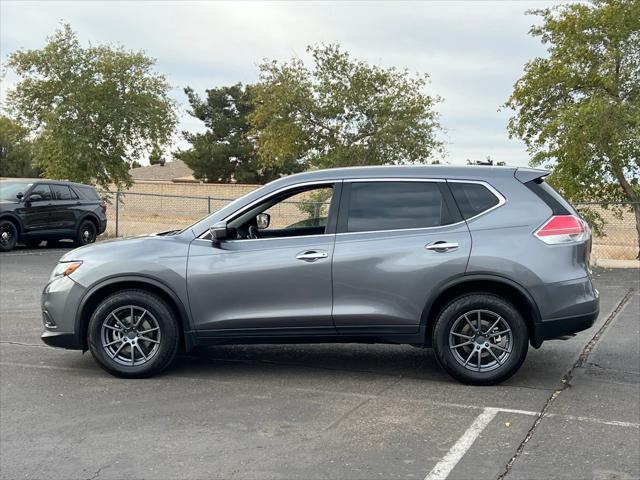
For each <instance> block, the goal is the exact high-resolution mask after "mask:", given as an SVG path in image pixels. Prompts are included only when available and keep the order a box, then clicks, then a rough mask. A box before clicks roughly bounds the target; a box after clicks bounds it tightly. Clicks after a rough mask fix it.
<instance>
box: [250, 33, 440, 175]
mask: <svg viewBox="0 0 640 480" xmlns="http://www.w3.org/2000/svg"><path fill="white" fill-rule="evenodd" d="M307 52H309V53H310V54H311V56H312V58H313V66H312V67H311V68H308V67H307V66H305V64H304V63H303V62H302V61H301V60H298V59H293V60H291V61H290V62H288V63H279V62H277V61H272V62H265V63H263V64H262V65H261V66H260V72H261V73H260V82H259V83H258V84H257V85H256V86H255V87H254V95H255V106H256V107H255V111H254V112H253V113H251V114H250V115H249V119H250V122H251V124H252V127H253V130H252V132H253V135H255V137H256V139H257V142H258V153H259V159H260V161H261V163H262V164H263V165H268V166H273V165H283V164H286V163H288V162H292V161H295V162H299V163H300V164H301V165H302V166H303V167H304V168H316V167H317V168H326V167H342V166H354V165H383V164H403V163H422V162H426V161H427V160H428V159H429V157H432V156H433V155H435V154H440V153H441V152H442V143H441V142H440V141H439V140H438V139H437V138H436V134H437V133H438V131H439V130H440V125H439V123H438V114H437V113H436V112H435V111H434V106H435V104H436V103H437V102H439V101H440V99H439V98H438V97H432V96H429V95H427V94H425V93H424V88H425V86H426V84H427V79H428V77H427V76H426V75H425V76H419V77H415V76H411V75H409V73H408V72H407V71H399V70H397V69H395V68H382V67H379V66H374V65H369V64H367V63H365V62H362V61H357V60H353V59H352V58H351V57H350V56H349V55H348V54H347V53H346V52H343V51H342V50H341V49H340V47H339V46H337V45H329V46H326V45H323V46H318V47H308V48H307Z"/></svg>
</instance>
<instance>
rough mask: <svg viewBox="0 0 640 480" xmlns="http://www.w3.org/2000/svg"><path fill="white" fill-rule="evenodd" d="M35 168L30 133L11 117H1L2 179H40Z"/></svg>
mask: <svg viewBox="0 0 640 480" xmlns="http://www.w3.org/2000/svg"><path fill="white" fill-rule="evenodd" d="M39 173H40V172H39V171H38V169H37V168H35V167H34V166H33V145H32V144H31V141H30V140H29V131H28V130H27V129H26V128H24V127H23V126H21V125H20V124H19V123H17V122H15V121H14V120H12V119H10V118H9V117H5V116H4V115H3V116H0V177H24V178H29V177H38V176H39Z"/></svg>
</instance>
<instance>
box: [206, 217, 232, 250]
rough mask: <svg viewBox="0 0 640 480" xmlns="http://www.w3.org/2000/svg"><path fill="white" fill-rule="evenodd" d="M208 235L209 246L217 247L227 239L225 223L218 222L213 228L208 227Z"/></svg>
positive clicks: (227, 230)
mask: <svg viewBox="0 0 640 480" xmlns="http://www.w3.org/2000/svg"><path fill="white" fill-rule="evenodd" d="M209 233H210V234H211V245H213V246H214V247H219V246H220V243H222V242H223V241H225V240H226V239H227V238H229V229H228V228H227V222H218V223H216V224H214V225H213V227H209Z"/></svg>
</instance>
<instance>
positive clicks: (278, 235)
mask: <svg viewBox="0 0 640 480" xmlns="http://www.w3.org/2000/svg"><path fill="white" fill-rule="evenodd" d="M547 173H548V172H546V171H542V170H533V169H528V168H491V167H439V166H438V167H364V168H346V169H335V170H324V171H314V172H308V173H303V174H300V175H293V176H289V177H286V178H282V179H279V180H277V181H274V182H272V183H270V184H268V185H265V186H264V187H262V188H260V189H258V190H255V191H253V192H251V193H249V194H248V195H245V196H244V197H242V198H240V199H238V200H236V201H234V202H232V203H230V204H229V205H227V206H225V207H224V208H222V209H221V210H219V211H217V212H216V213H214V214H212V215H210V216H208V217H206V218H204V219H203V220H201V221H199V222H197V223H195V224H194V225H192V226H190V227H188V228H185V229H184V230H179V231H171V232H164V233H160V234H156V235H150V236H146V237H135V238H128V239H124V240H117V241H109V242H100V243H97V244H94V245H89V246H86V247H82V248H79V249H76V250H73V251H71V252H69V253H67V254H66V255H65V256H64V257H63V258H62V259H61V260H60V263H59V264H58V265H57V267H56V268H55V270H54V271H53V273H52V275H51V279H50V281H49V283H48V284H47V286H46V287H45V289H44V292H43V295H42V313H43V319H44V328H45V331H44V333H43V334H42V340H43V341H44V342H45V343H47V344H48V345H52V346H57V347H64V348H71V349H82V350H86V349H89V350H91V353H92V354H93V356H94V358H95V359H96V360H97V362H98V363H99V364H100V365H101V366H102V367H103V368H104V369H105V370H107V371H108V372H110V373H112V374H115V375H119V376H122V377H143V376H149V375H153V374H155V373H158V372H160V371H161V370H163V369H165V368H166V367H167V366H168V365H169V364H170V363H171V361H172V360H173V358H174V357H175V355H176V352H177V351H178V350H179V349H182V350H184V351H189V350H191V349H192V348H194V347H198V346H212V345H220V344H240V343H242V344H249V343H305V342H306V343H309V342H314V343H315V342H361V343H396V344H411V345H415V346H418V347H433V349H434V350H435V354H436V358H437V359H438V361H439V363H440V365H442V367H443V368H444V369H445V370H446V371H447V372H449V374H451V375H452V376H453V377H455V378H457V379H458V380H460V381H462V382H466V383H471V384H478V385H479V384H483V385H484V384H494V383H497V382H501V381H503V380H505V379H506V378H508V377H510V376H511V375H513V374H514V373H515V372H516V371H517V370H518V368H519V367H520V365H521V364H522V362H523V361H524V359H525V356H526V354H527V349H528V346H529V344H530V345H531V346H533V347H534V348H538V347H540V346H541V345H542V343H543V341H544V340H547V339H552V338H558V337H561V336H566V335H567V334H571V333H574V332H578V331H580V330H584V329H586V328H589V327H590V326H591V325H592V324H593V322H594V321H595V319H596V317H597V316H598V310H599V299H598V292H597V290H595V289H594V288H593V285H592V283H591V278H590V274H589V267H588V265H589V252H590V249H591V233H590V230H589V227H588V226H587V224H586V223H585V222H584V221H583V220H582V219H581V218H580V217H579V215H578V214H577V213H576V211H575V210H574V209H573V208H572V207H571V205H569V204H568V203H567V202H566V201H565V200H564V199H563V198H562V197H560V196H559V195H558V194H557V193H556V192H555V191H554V190H553V189H552V188H551V187H549V185H548V184H546V183H545V182H544V177H545V175H547Z"/></svg>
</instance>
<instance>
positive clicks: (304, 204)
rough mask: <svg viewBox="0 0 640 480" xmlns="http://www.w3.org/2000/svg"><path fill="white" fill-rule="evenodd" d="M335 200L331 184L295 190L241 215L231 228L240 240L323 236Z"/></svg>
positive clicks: (231, 223)
mask: <svg viewBox="0 0 640 480" xmlns="http://www.w3.org/2000/svg"><path fill="white" fill-rule="evenodd" d="M332 198H333V186H332V185H319V186H315V187H310V188H304V189H293V190H291V191H289V192H285V193H283V194H282V195H278V196H276V197H272V198H270V199H268V200H266V201H265V202H263V203H261V204H259V205H257V206H256V207H254V208H252V209H250V210H248V211H247V212H245V213H243V214H241V215H240V216H239V217H238V218H236V219H234V220H232V221H231V222H230V223H229V227H231V228H233V229H235V231H236V238H238V239H241V240H245V239H258V238H278V237H298V236H305V235H322V234H324V233H325V232H326V228H327V223H328V218H329V208H330V206H331V200H332Z"/></svg>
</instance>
